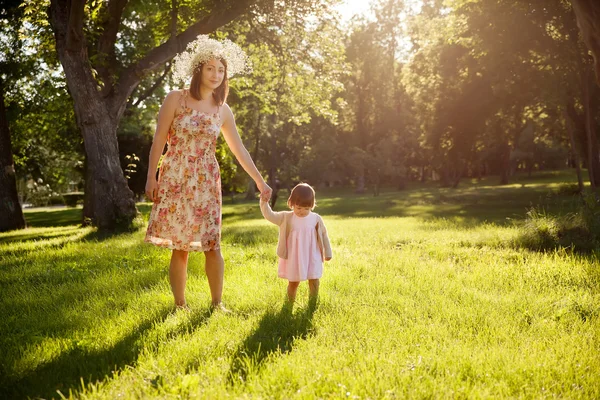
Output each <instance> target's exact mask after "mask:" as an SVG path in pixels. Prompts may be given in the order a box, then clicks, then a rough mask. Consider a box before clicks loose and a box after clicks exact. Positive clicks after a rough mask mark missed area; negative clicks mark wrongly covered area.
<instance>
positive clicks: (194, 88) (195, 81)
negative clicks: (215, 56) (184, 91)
mask: <svg viewBox="0 0 600 400" xmlns="http://www.w3.org/2000/svg"><path fill="white" fill-rule="evenodd" d="M219 61H221V62H222V63H223V66H224V67H225V76H224V77H223V82H221V84H220V85H219V87H218V88H216V89H215V90H214V91H213V99H214V100H215V102H216V103H217V105H219V106H222V105H223V103H225V101H227V95H228V94H229V79H228V78H227V61H226V60H225V59H219ZM205 65H206V63H202V64H200V65H198V67H197V68H196V69H195V70H194V75H192V82H191V83H190V95H191V96H192V97H193V98H194V99H196V100H202V95H201V94H200V84H201V83H202V70H203V69H204V66H205Z"/></svg>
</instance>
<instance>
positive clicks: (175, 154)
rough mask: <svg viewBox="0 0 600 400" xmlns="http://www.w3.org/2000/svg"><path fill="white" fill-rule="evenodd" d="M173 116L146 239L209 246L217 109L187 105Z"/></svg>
mask: <svg viewBox="0 0 600 400" xmlns="http://www.w3.org/2000/svg"><path fill="white" fill-rule="evenodd" d="M187 96H188V92H187V90H185V91H184V92H183V96H182V100H181V103H182V104H181V106H182V109H181V111H180V113H179V114H177V115H176V116H175V118H174V119H173V123H172V124H171V127H170V128H169V136H168V139H167V143H168V148H167V152H166V154H165V155H164V156H163V160H162V164H161V167H160V173H159V178H158V199H157V200H156V202H155V203H154V204H153V206H152V211H151V213H150V220H149V222H148V230H147V231H146V238H145V241H146V242H149V243H152V244H155V245H157V246H161V247H167V248H169V249H177V250H185V251H210V250H217V249H219V248H220V242H221V205H222V203H221V201H222V200H221V175H220V171H219V164H218V163H217V159H216V157H215V148H216V143H217V138H218V137H219V134H220V132H221V121H220V117H219V113H218V112H217V113H215V114H209V113H205V112H202V111H198V110H195V109H192V108H189V107H187V101H186V99H187Z"/></svg>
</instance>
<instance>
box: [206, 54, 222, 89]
mask: <svg viewBox="0 0 600 400" xmlns="http://www.w3.org/2000/svg"><path fill="white" fill-rule="evenodd" d="M224 78H225V66H224V65H223V63H222V62H221V61H220V60H217V59H216V58H213V59H211V60H210V61H208V62H207V63H206V64H204V66H203V67H202V80H201V82H200V84H201V85H203V86H206V87H207V88H210V89H212V90H215V89H216V88H218V87H219V86H220V85H221V83H223V79H224Z"/></svg>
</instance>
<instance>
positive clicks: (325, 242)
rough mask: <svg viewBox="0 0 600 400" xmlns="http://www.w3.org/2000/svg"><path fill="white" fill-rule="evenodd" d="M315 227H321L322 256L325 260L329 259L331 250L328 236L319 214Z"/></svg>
mask: <svg viewBox="0 0 600 400" xmlns="http://www.w3.org/2000/svg"><path fill="white" fill-rule="evenodd" d="M317 227H318V228H319V229H321V232H322V234H323V252H324V253H325V254H324V255H323V256H324V258H325V261H329V260H331V257H332V252H331V243H329V236H327V228H326V227H325V223H324V222H323V218H321V216H320V215H319V223H318V224H317Z"/></svg>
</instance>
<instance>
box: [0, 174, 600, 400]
mask: <svg viewBox="0 0 600 400" xmlns="http://www.w3.org/2000/svg"><path fill="white" fill-rule="evenodd" d="M496 181H497V178H490V179H488V180H483V181H481V182H474V181H473V182H467V181H465V182H463V183H461V185H460V186H459V188H458V189H440V188H438V187H436V186H435V185H419V184H413V185H411V186H410V187H409V188H408V189H407V190H405V191H402V192H398V191H394V190H385V191H383V192H382V194H381V195H380V196H378V197H373V196H371V195H369V194H366V195H357V194H354V193H352V192H351V191H350V190H343V189H339V190H338V189H327V190H319V191H317V202H318V208H317V210H316V211H317V212H319V213H320V214H321V215H323V217H324V219H325V222H326V224H327V227H328V230H329V233H330V238H331V240H332V247H333V251H334V258H333V260H332V261H331V262H329V263H327V264H326V266H325V267H326V268H325V273H324V276H323V279H322V282H321V295H320V301H319V304H318V307H317V308H316V309H315V308H312V307H310V305H309V304H308V301H307V296H308V291H307V287H306V284H303V285H301V287H300V291H299V295H298V301H297V303H296V304H295V305H294V308H293V309H292V310H290V309H289V308H286V307H285V306H284V293H285V287H286V282H285V281H283V280H281V279H278V278H277V276H276V263H277V260H276V255H275V247H276V241H277V230H276V227H274V226H272V225H270V224H269V223H268V222H266V221H264V220H263V219H262V217H261V216H260V212H259V210H258V202H250V203H248V202H241V201H240V202H237V203H235V204H226V205H225V206H224V209H223V243H222V251H223V255H224V257H225V263H226V271H225V294H224V299H225V301H226V304H227V307H228V308H230V309H231V310H232V311H233V312H232V313H231V314H222V313H215V314H211V313H210V312H209V307H208V306H209V303H210V295H209V291H208V285H207V282H206V277H205V275H204V271H203V256H202V255H200V254H194V255H192V256H191V257H190V266H189V278H188V290H187V297H188V302H189V304H190V306H191V308H192V311H191V312H186V311H177V312H174V311H173V309H172V296H171V293H170V287H169V283H168V274H167V266H168V262H169V256H170V253H169V252H168V251H166V250H163V249H159V248H155V247H153V246H150V245H147V244H144V243H143V242H142V241H143V236H144V231H143V230H140V231H138V232H134V233H131V234H122V235H115V236H112V237H99V236H98V235H96V234H95V232H94V231H93V230H92V229H91V228H81V227H79V226H78V225H77V223H78V221H79V218H80V217H79V216H80V213H81V209H53V210H31V211H27V212H26V218H27V220H28V223H29V225H30V226H31V228H28V229H26V230H23V231H14V232H7V233H3V234H0V348H1V349H2V350H1V353H0V354H1V355H0V357H1V358H0V398H7V399H9V398H10V399H13V398H15V399H16V398H27V397H31V398H52V397H54V398H61V396H64V397H67V398H69V397H73V398H86V399H87V398H93V399H97V398H100V399H116V398H125V399H129V398H207V399H221V398H302V399H312V398H356V399H358V398H360V399H366V398H371V399H382V398H383V399H404V398H507V397H510V398H513V397H516V398H556V397H558V398H582V399H591V398H600V378H599V377H600V319H599V317H600V266H599V263H598V257H597V254H595V255H594V254H592V255H587V256H583V255H576V254H571V253H569V252H567V251H564V250H557V251H554V252H546V253H539V252H532V251H529V250H526V249H523V248H520V247H519V246H518V245H517V244H516V243H517V241H518V238H519V235H520V230H519V224H520V222H521V221H522V220H523V218H524V216H525V213H526V210H527V208H528V207H530V206H531V205H535V204H540V205H543V207H544V208H545V209H547V210H549V211H550V212H555V213H564V212H567V211H569V210H570V209H571V207H572V204H573V195H572V194H571V188H572V185H573V183H574V182H575V178H574V176H573V175H572V174H571V173H569V172H557V173H546V174H543V175H540V174H538V175H535V176H534V177H533V178H526V177H521V178H520V179H518V180H516V183H514V184H512V185H508V186H502V187H501V186H497V185H496ZM283 197H284V195H283V196H282V198H281V201H280V204H279V207H278V208H280V209H281V207H282V205H283V203H284V201H285V199H284V198H283ZM139 208H140V210H141V211H142V212H143V213H144V214H145V215H146V216H147V213H148V210H149V205H148V204H140V205H139Z"/></svg>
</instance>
